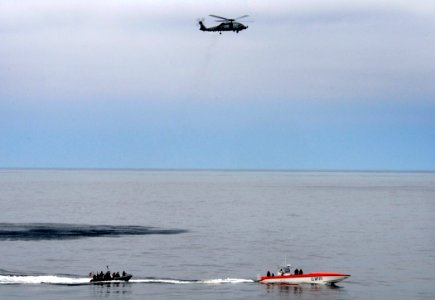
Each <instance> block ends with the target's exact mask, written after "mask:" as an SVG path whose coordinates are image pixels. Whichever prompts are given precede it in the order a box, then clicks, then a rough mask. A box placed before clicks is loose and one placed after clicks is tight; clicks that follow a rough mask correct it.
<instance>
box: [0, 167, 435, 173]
mask: <svg viewBox="0 0 435 300" xmlns="http://www.w3.org/2000/svg"><path fill="white" fill-rule="evenodd" d="M0 170H1V171H8V170H10V171H17V170H23V171H24V170H29V171H32V170H35V171H37V170H41V171H42V170H47V171H50V170H52V171H138V172H139V171H152V172H283V173H285V172H289V173H290V172H295V173H296V172H301V173H302V172H307V173H308V172H324V173H328V172H329V173H334V172H335V173H338V172H342V173H352V172H358V173H435V170H428V169H427V170H419V169H408V170H406V169H405V170H391V169H273V168H270V169H269V168H240V169H239V168H109V167H99V168H93V167H0Z"/></svg>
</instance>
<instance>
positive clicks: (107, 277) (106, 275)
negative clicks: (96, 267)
mask: <svg viewBox="0 0 435 300" xmlns="http://www.w3.org/2000/svg"><path fill="white" fill-rule="evenodd" d="M104 279H105V280H110V279H112V277H111V276H110V271H107V272H106V274H105V275H104Z"/></svg>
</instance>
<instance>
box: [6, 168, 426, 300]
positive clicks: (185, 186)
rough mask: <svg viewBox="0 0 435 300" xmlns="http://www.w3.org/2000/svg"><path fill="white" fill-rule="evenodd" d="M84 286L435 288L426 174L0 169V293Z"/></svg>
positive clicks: (270, 292) (87, 292) (100, 293)
mask: <svg viewBox="0 0 435 300" xmlns="http://www.w3.org/2000/svg"><path fill="white" fill-rule="evenodd" d="M284 258H285V259H286V260H287V262H288V263H291V264H292V265H293V266H294V267H296V268H303V270H304V272H305V273H308V272H311V271H331V272H342V273H348V274H351V277H350V278H349V279H347V280H345V281H343V282H341V283H339V284H338V287H328V286H316V285H301V286H288V285H287V286H285V285H284V286H279V285H264V284H260V283H258V282H256V281H255V279H256V278H257V276H258V275H260V274H265V273H266V272H267V270H270V271H272V272H276V270H277V268H278V267H279V265H281V264H282V263H283V260H284ZM106 266H109V268H110V269H111V270H112V271H122V270H125V271H127V272H128V273H131V274H133V275H134V277H133V279H132V280H131V281H130V282H128V283H120V284H108V285H92V284H89V278H88V274H89V272H96V271H100V270H106ZM91 298H92V299H95V298H105V299H265V298H266V299H267V298H270V299H434V298H435V173H380V172H361V173H357V172H355V173H352V172H242V171H240V172H232V171H136V170H2V171H0V299H74V300H75V299H91Z"/></svg>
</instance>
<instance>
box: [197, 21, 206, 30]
mask: <svg viewBox="0 0 435 300" xmlns="http://www.w3.org/2000/svg"><path fill="white" fill-rule="evenodd" d="M198 24H199V30H202V31H208V28H207V27H205V25H204V23H203V22H202V20H200V21H198Z"/></svg>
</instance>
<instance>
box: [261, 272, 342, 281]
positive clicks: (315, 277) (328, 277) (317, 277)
mask: <svg viewBox="0 0 435 300" xmlns="http://www.w3.org/2000/svg"><path fill="white" fill-rule="evenodd" d="M349 277H350V275H348V274H341V273H331V272H316V273H308V274H302V275H291V274H284V275H278V276H261V277H260V278H258V281H259V282H261V283H283V284H306V283H310V284H335V283H337V282H340V281H342V280H344V279H346V278H349Z"/></svg>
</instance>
